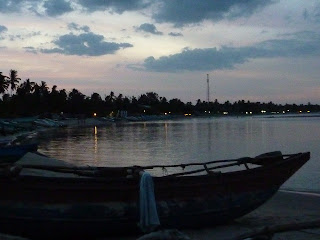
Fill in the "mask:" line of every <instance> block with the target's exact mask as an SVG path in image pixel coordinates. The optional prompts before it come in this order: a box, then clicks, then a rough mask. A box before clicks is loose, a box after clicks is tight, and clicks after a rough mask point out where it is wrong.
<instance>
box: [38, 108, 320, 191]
mask: <svg viewBox="0 0 320 240" xmlns="http://www.w3.org/2000/svg"><path fill="white" fill-rule="evenodd" d="M38 140H39V142H40V144H39V151H40V152H41V153H44V154H46V155H49V156H50V157H54V158H57V159H61V160H65V161H67V162H70V163H73V164H76V165H80V166H85V165H90V166H128V165H130V166H131V165H142V166H144V165H152V164H163V165H166V164H180V163H191V162H192V163H194V162H207V161H212V160H221V159H235V158H239V157H255V156H257V155H259V154H262V153H265V152H271V151H278V150H279V151H281V152H282V153H283V154H291V153H298V152H307V151H308V152H311V159H310V160H309V162H308V163H307V164H305V165H304V166H303V167H302V168H301V169H300V170H299V171H298V172H297V173H296V174H295V175H294V176H293V177H291V178H290V179H289V180H288V181H287V182H286V183H285V184H284V185H283V186H282V189H284V190H294V191H309V192H316V193H320V162H319V156H320V117H319V116H317V115H314V116H313V115H311V114H309V115H308V116H303V115H292V116H286V117H283V116H282V115H280V117H279V116H278V115H276V116H272V117H270V116H264V117H210V118H188V117H186V118H184V119H176V120H165V121H163V120H162V121H147V122H121V123H112V124H110V125H107V126H95V127H74V128H62V129H54V130H50V131H44V132H39V133H38ZM270 174H271V173H270Z"/></svg>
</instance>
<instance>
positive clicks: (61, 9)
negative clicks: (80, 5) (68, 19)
mask: <svg viewBox="0 0 320 240" xmlns="http://www.w3.org/2000/svg"><path fill="white" fill-rule="evenodd" d="M43 7H44V8H45V12H46V14H47V15H48V16H52V17H54V16H59V15H62V14H65V13H68V12H71V11H73V9H72V7H71V5H70V2H67V1H65V0H47V1H45V2H44V4H43Z"/></svg>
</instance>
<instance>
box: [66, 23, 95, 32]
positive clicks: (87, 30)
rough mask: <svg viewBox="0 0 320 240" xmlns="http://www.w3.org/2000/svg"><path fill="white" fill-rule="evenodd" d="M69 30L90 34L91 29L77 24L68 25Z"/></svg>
mask: <svg viewBox="0 0 320 240" xmlns="http://www.w3.org/2000/svg"><path fill="white" fill-rule="evenodd" d="M68 29H69V30H76V31H84V32H90V28H89V27H88V26H80V25H78V24H76V23H73V22H72V23H69V24H68Z"/></svg>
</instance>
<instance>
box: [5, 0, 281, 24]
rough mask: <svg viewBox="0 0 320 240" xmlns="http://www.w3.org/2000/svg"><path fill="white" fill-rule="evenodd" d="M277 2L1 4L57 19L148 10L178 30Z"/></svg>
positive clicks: (25, 0)
mask: <svg viewBox="0 0 320 240" xmlns="http://www.w3.org/2000/svg"><path fill="white" fill-rule="evenodd" d="M274 2H276V0H227V1H221V0H211V1H207V0H197V1H194V0H121V1H119V0H103V1H102V0H90V1H88V0H14V1H13V0H0V12H19V11H21V10H22V9H23V10H29V11H31V12H34V13H36V14H38V15H47V16H51V17H56V16H60V15H63V14H66V13H69V12H72V11H76V10H79V9H82V10H85V11H89V12H94V11H109V12H111V13H117V14H122V13H124V12H126V11H141V10H145V9H147V8H148V9H150V10H151V17H152V19H154V20H155V21H156V22H158V23H172V24H174V25H175V26H176V27H179V26H184V25H187V24H194V23H200V22H202V21H204V20H212V21H219V20H221V19H224V18H227V19H234V18H239V17H243V16H249V15H252V14H253V13H255V12H256V11H258V10H260V9H262V8H264V7H266V6H268V5H270V4H272V3H274Z"/></svg>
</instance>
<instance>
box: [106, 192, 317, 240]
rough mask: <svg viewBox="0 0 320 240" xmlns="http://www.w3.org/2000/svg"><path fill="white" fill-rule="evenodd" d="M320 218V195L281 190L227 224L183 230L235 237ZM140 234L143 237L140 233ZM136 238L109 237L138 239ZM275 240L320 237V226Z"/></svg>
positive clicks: (204, 237) (197, 239)
mask: <svg viewBox="0 0 320 240" xmlns="http://www.w3.org/2000/svg"><path fill="white" fill-rule="evenodd" d="M313 220H320V194H307V193H296V192H286V191H279V192H278V193H277V194H276V195H275V196H274V197H273V198H272V199H270V200H269V201H268V202H266V203H265V204H264V205H262V206H261V207H260V208H258V209H256V210H255V211H253V212H251V213H250V214H248V215H246V216H244V217H242V218H240V219H237V220H235V221H233V222H232V223H229V224H227V225H221V226H216V227H212V228H203V229H197V230H195V229H182V230H180V231H181V232H182V233H184V234H186V235H187V236H188V237H189V238H190V239H192V240H214V239H219V240H232V239H235V238H236V237H237V236H239V235H241V234H244V233H249V232H252V231H254V230H257V229H261V228H262V227H266V226H273V225H279V224H288V223H300V222H306V221H313ZM138 237H139V236H138ZM138 237H137V236H132V237H113V238H105V239H109V240H116V239H122V240H135V239H137V238H138ZM272 239H273V240H289V239H290V240H306V239H308V240H309V239H310V240H315V239H317V240H319V239H320V228H318V229H308V230H300V231H291V232H285V233H279V234H275V235H274V237H273V238H272Z"/></svg>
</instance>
